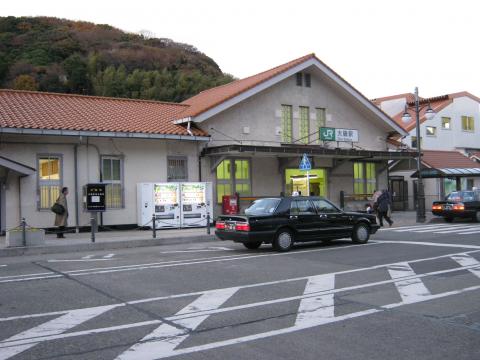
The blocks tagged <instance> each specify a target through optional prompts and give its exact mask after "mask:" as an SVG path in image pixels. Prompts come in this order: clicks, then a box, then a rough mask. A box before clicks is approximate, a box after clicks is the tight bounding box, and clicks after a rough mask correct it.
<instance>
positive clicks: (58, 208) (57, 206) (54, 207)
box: [50, 203, 65, 215]
mask: <svg viewBox="0 0 480 360" xmlns="http://www.w3.org/2000/svg"><path fill="white" fill-rule="evenodd" d="M50 210H52V211H53V212H54V213H55V214H57V215H63V214H64V213H65V208H64V207H63V206H62V205H60V204H59V203H55V204H53V205H52V207H51V209H50Z"/></svg>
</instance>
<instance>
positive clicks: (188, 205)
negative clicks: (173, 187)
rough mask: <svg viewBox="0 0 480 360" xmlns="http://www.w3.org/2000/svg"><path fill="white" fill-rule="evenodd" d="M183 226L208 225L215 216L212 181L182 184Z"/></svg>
mask: <svg viewBox="0 0 480 360" xmlns="http://www.w3.org/2000/svg"><path fill="white" fill-rule="evenodd" d="M180 193H181V200H182V202H181V205H182V206H181V219H182V227H196V226H207V214H209V215H210V222H211V221H212V216H213V212H212V211H213V203H212V183H205V182H189V183H181V184H180Z"/></svg>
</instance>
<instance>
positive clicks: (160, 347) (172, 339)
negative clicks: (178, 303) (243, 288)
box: [116, 288, 238, 360]
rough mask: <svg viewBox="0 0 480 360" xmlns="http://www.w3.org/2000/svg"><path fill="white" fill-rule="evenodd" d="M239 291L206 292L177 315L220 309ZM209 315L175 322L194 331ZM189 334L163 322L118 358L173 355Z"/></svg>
mask: <svg viewBox="0 0 480 360" xmlns="http://www.w3.org/2000/svg"><path fill="white" fill-rule="evenodd" d="M237 291H238V288H228V289H224V290H220V291H217V292H214V293H208V294H204V295H202V296H200V297H199V298H198V299H196V300H195V301H193V302H192V303H190V304H189V305H187V306H186V307H184V308H183V309H182V310H180V311H179V312H178V313H177V314H176V315H177V316H178V315H183V314H188V313H191V312H197V311H206V310H215V309H218V308H219V307H220V306H221V305H223V304H224V303H225V302H226V301H227V300H228V299H230V298H231V297H232V295H233V294H235V293H236V292H237ZM208 316H209V315H206V316H197V317H191V318H185V319H181V320H178V321H176V322H175V323H176V324H178V325H180V326H182V327H184V328H187V329H189V330H190V331H193V330H195V329H196V328H197V327H198V326H199V325H200V324H201V323H202V322H203V321H205V320H206V319H207V318H208ZM188 335H189V333H188V331H185V330H182V329H179V328H177V327H174V326H172V325H170V324H162V325H160V326H159V327H158V328H156V329H155V330H154V331H153V332H151V333H150V334H148V335H147V336H145V337H144V338H143V339H142V340H140V341H139V342H138V343H136V344H135V345H133V346H132V347H131V348H129V349H128V350H126V351H125V352H123V353H122V354H120V355H119V356H118V357H117V358H116V360H154V359H156V358H157V356H158V354H162V355H164V354H172V355H173V354H174V349H175V348H176V347H177V346H178V345H180V344H181V343H182V342H183V341H184V340H185V339H186V338H187V337H188Z"/></svg>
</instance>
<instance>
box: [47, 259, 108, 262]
mask: <svg viewBox="0 0 480 360" xmlns="http://www.w3.org/2000/svg"><path fill="white" fill-rule="evenodd" d="M110 260H115V259H104V258H101V259H59V260H56V259H51V260H47V262H49V263H59V262H92V261H110Z"/></svg>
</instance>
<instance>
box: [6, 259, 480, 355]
mask: <svg viewBox="0 0 480 360" xmlns="http://www.w3.org/2000/svg"><path fill="white" fill-rule="evenodd" d="M475 266H476V265H475ZM465 268H468V267H463V268H454V269H448V270H440V271H435V272H431V273H426V274H420V275H418V274H415V275H413V276H412V277H407V278H405V277H403V280H401V281H406V280H410V279H413V278H421V277H426V276H433V275H439V274H445V273H450V272H454V271H460V270H463V269H465ZM308 278H309V279H310V278H311V277H308ZM395 281H398V280H385V281H379V282H374V283H370V284H362V285H356V286H350V287H346V288H342V289H333V290H327V291H323V290H322V291H320V292H318V293H309V294H303V295H299V296H292V297H289V298H282V299H275V300H269V301H262V302H257V303H251V304H245V305H239V306H231V307H226V308H214V307H215V306H212V303H211V302H210V299H214V298H215V296H211V295H212V294H213V293H215V292H216V293H217V294H218V292H219V291H225V292H226V296H225V297H228V294H229V292H235V291H237V290H238V289H240V288H241V287H236V288H226V289H219V290H215V291H214V292H212V291H209V292H208V293H209V294H210V298H209V299H208V300H206V301H204V302H205V303H206V304H207V305H201V304H199V303H197V304H196V305H195V306H190V308H189V309H184V310H182V314H176V315H174V316H171V317H167V320H168V321H172V322H176V323H180V321H182V323H183V324H195V323H196V322H197V321H198V319H197V320H194V319H195V318H200V320H201V321H203V320H204V318H205V316H209V315H212V314H219V313H224V312H228V311H233V310H243V309H246V308H252V307H258V306H264V305H270V304H277V303H284V302H290V301H293V300H302V299H304V298H308V297H314V298H315V297H318V296H320V295H327V294H330V293H338V292H345V291H351V290H354V289H361V288H366V287H372V286H377V285H382V284H387V283H392V282H395ZM327 287H330V286H327ZM478 289H480V286H473V287H469V288H464V289H459V290H455V291H451V292H448V293H443V294H436V295H428V296H417V297H414V298H409V299H406V301H402V302H400V303H395V304H390V305H386V306H383V308H385V309H387V308H393V307H397V306H401V305H405V304H408V303H415V302H422V301H426V300H431V299H437V298H441V297H444V296H450V295H455V294H461V293H463V292H466V291H473V290H478ZM206 294H207V292H204V293H203V294H202V295H206ZM220 297H221V296H220ZM204 299H206V298H204ZM212 301H213V300H212ZM220 302H221V301H220ZM194 303H195V301H194ZM194 303H192V304H190V305H193V304H194ZM208 304H210V309H208V307H209V305H208ZM121 305H123V304H121ZM117 306H119V305H111V306H106V307H105V308H107V307H108V308H110V309H112V308H114V307H117ZM202 308H204V309H206V310H203V309H202ZM91 309H98V308H90V309H80V310H76V311H79V312H83V313H84V314H85V313H89V312H90V311H89V310H91ZM107 310H109V309H107ZM312 310H313V311H314V312H315V311H316V309H315V308H312ZM379 311H381V310H380V309H370V310H366V311H362V312H359V313H353V314H347V315H344V316H339V317H333V318H330V319H327V318H325V317H324V318H323V320H322V324H324V323H331V322H336V321H340V320H346V319H349V318H354V317H358V316H363V315H368V314H372V313H375V312H379ZM73 312H75V311H73ZM69 313H72V311H69ZM100 313H101V312H100ZM202 319H203V320H202ZM201 321H200V322H201ZM160 323H161V321H160V320H152V321H145V322H139V323H132V324H125V325H120V326H113V327H108V328H102V329H92V330H86V331H80V332H71V333H67V334H63V333H54V334H53V335H48V334H45V333H42V334H40V335H39V336H38V337H35V338H33V339H23V340H17V341H16V342H15V343H13V345H17V346H20V345H26V344H32V342H33V343H34V344H37V343H39V342H42V341H50V340H58V339H64V338H70V337H75V336H83V335H89V334H98V333H103V332H109V331H117V330H122V329H127V328H133V327H139V326H146V325H152V324H160ZM45 324H48V323H45ZM45 324H44V325H45ZM318 325H319V323H318V322H303V323H302V325H296V326H293V327H291V328H287V329H295V330H291V331H297V330H301V329H306V328H311V327H314V326H318ZM40 326H42V325H40ZM287 329H280V330H278V331H280V333H282V332H283V331H286V330H287ZM29 331H30V330H29ZM268 333H270V332H268ZM280 333H278V334H280ZM265 334H266V333H265ZM275 334H277V333H275ZM183 335H184V333H183V332H182V333H181V334H180V335H177V336H183ZM260 335H261V334H260ZM160 336H162V335H161V334H160ZM255 336H256V337H258V334H256V335H255ZM249 338H250V337H249ZM172 339H174V338H172V336H171V335H169V336H163V337H162V338H161V340H165V341H174V340H172ZM240 339H243V338H240ZM8 340H10V339H8ZM8 340H7V341H8ZM151 340H152V341H156V340H160V338H159V337H155V338H154V339H153V338H152V339H151ZM234 340H235V341H236V340H238V339H234ZM252 340H253V338H252ZM182 341H183V340H182ZM227 341H230V340H227ZM214 344H217V343H214ZM208 345H211V344H208ZM9 346H12V342H10V343H5V341H2V342H0V349H2V348H7V347H9ZM32 346H33V345H32ZM175 346H177V345H175ZM202 346H203V345H202ZM215 347H216V346H215ZM188 349H189V350H191V351H197V350H199V347H192V348H188ZM193 349H196V350H193ZM184 350H187V349H182V350H175V351H172V352H170V353H168V354H159V353H156V354H155V358H161V357H167V356H174V355H179V354H180V353H181V352H182V351H184ZM191 351H189V352H191ZM134 358H135V359H136V358H138V357H134ZM149 359H150V358H149Z"/></svg>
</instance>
